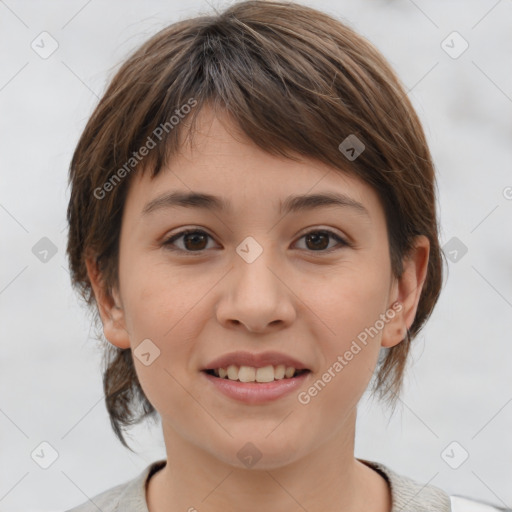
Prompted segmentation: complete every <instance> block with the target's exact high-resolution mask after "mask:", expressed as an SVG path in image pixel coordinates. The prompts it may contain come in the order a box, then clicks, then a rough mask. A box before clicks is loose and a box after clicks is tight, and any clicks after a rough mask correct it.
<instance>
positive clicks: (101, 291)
mask: <svg viewBox="0 0 512 512" xmlns="http://www.w3.org/2000/svg"><path fill="white" fill-rule="evenodd" d="M85 265H86V267H87V274H88V276H89V280H90V281H91V285H92V289H93V291H94V297H95V298H96V303H97V305H98V310H99V314H100V317H101V322H102V324H103V333H104V334H105V338H106V339H107V340H108V341H109V342H110V343H112V344H113V345H115V346H116V347H119V348H130V338H129V336H128V331H127V330H126V321H125V315H124V310H123V307H122V303H121V300H120V297H119V293H118V291H117V290H113V291H112V294H110V293H109V291H108V290H106V289H105V286H104V283H103V279H102V275H101V273H100V272H99V270H98V265H97V263H96V258H95V257H92V256H89V257H87V258H86V260H85Z"/></svg>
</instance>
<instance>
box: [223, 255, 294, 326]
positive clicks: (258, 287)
mask: <svg viewBox="0 0 512 512" xmlns="http://www.w3.org/2000/svg"><path fill="white" fill-rule="evenodd" d="M267 252H268V251H263V253H262V254H261V255H260V256H259V257H258V258H257V259H256V260H255V261H253V262H252V263H248V262H247V261H245V260H244V259H243V258H241V257H239V256H238V255H236V257H235V260H234V265H233V269H232V271H231V272H229V273H228V275H227V276H226V279H224V280H223V285H222V286H223V289H222V294H221V297H220V299H219V303H218V304H217V309H216V315H217V320H218V321H219V322H220V323H221V324H223V325H224V327H226V328H233V327H234V326H240V325H242V326H243V327H245V329H247V330H248V331H250V332H261V333H264V332H267V331H271V330H275V329H282V328H286V327H287V326H289V325H290V324H291V323H292V322H293V321H294V319H295V317H296V309H295V305H294V298H295V295H294V293H293V291H292V290H293V286H292V284H291V283H289V282H288V283H287V282H286V281H287V279H286V276H285V275H284V272H283V271H282V270H281V271H279V268H277V266H276V265H275V260H274V264H272V262H271V261H270V258H267V257H266V254H267ZM273 267H276V268H273ZM288 280H289V278H288Z"/></svg>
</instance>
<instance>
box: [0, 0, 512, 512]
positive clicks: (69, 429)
mask: <svg viewBox="0 0 512 512" xmlns="http://www.w3.org/2000/svg"><path fill="white" fill-rule="evenodd" d="M227 4H228V2H221V1H216V2H214V4H213V5H214V6H216V7H217V8H222V7H224V6H226V5H227ZM183 5H184V3H183V2H178V1H169V0H166V1H148V2H142V1H139V2H135V1H120V0H116V1H109V2H106V1H101V0H92V1H84V0H80V1H77V0H72V1H69V0H67V1H63V0H62V1H57V0H54V1H51V2H50V1H38V2H36V1H21V0H5V1H0V52H1V63H2V65H1V66H0V105H1V116H0V130H1V136H0V144H1V147H0V158H1V173H2V186H1V189H0V222H1V233H2V243H1V251H0V254H1V258H2V259H1V262H0V263H1V264H0V269H1V270H0V272H1V274H0V307H1V318H0V335H1V340H2V341H1V343H2V344H1V346H2V351H3V354H2V358H1V360H0V365H1V367H0V450H1V469H0V510H2V511H7V510H9V511H13V512H16V511H21V510H23V511H26V512H30V511H35V510H40V511H58V510H65V509H67V508H69V507H71V506H74V505H77V504H78V503H81V502H83V501H85V500H86V499H87V497H92V496H94V495H96V494H98V493H99V492H101V491H103V490H105V489H107V488H109V487H112V486H114V485H116V484H118V483H121V482H124V481H126V480H128V479H130V478H133V477H134V476H136V475H137V474H139V472H140V471H142V469H143V468H144V467H145V466H146V465H147V464H148V463H150V462H151V461H153V460H156V459H157V458H160V457H165V451H164V447H163V442H162V437H161V434H160V432H159V428H157V427H155V426H151V425H148V426H145V425H141V426H138V427H136V428H134V429H133V430H132V439H133V441H132V446H133V447H134V449H136V450H137V451H138V452H139V454H138V455H134V454H132V453H131V452H129V451H127V450H125V449H124V448H123V447H122V446H121V444H120V443H119V442H118V441H117V440H116V439H115V437H114V435H113V433H112V431H111V428H110V423H109V420H108V417H107V414H106V409H105V406H104V403H103V395H102V387H101V374H100V352H99V344H98V343H97V342H96V341H95V340H94V337H93V331H91V318H90V316H89V315H88V314H87V313H86V311H85V310H84V309H83V307H82V306H81V305H80V303H79V300H78V297H77V296H76V295H75V294H74V292H73V291H72V289H71V287H70V282H69V274H68V270H67V261H66V258H65V244H66V231H67V230H66V220H65V210H66V206H67V200H68V193H69V191H68V189H67V167H68V165H69V160H70V158H71V155H72V151H73V149H74V146H75V144H76V142H77V140H78V137H79V135H80V133H81V130H82V129H83V128H84V126H85V123H86V121H87V118H88V117H89V116H90V114H91V113H92V111H93V109H94V107H95V105H96V103H97V101H98V97H99V96H101V94H102V93H103V91H104V90H105V87H106V84H107V81H108V79H109V78H110V77H111V76H112V74H113V72H114V70H115V69H116V66H117V64H118V63H119V62H120V61H121V60H122V59H123V58H124V57H125V56H127V55H128V53H129V52H130V51H131V50H132V49H133V48H135V47H136V46H138V45H139V44H140V43H141V42H142V41H144V40H146V39H147V38H149V37H150V36H151V35H152V34H154V33H155V32H156V31H157V30H159V29H160V28H162V27H163V26H165V25H166V24H168V23H171V22H172V21H175V20H178V19H181V18H184V17H187V16H189V15H194V14H197V13H199V11H202V12H210V11H211V8H210V7H209V5H208V4H207V3H206V2H205V1H202V0H196V1H191V2H188V5H187V7H186V8H183ZM309 5H311V6H313V7H317V8H319V9H321V10H325V11H327V12H329V13H331V14H333V15H335V16H337V17H340V18H342V19H344V20H345V22H347V23H348V24H349V25H350V26H352V27H353V28H355V29H356V30H357V31H359V32H360V33H361V34H363V35H364V36H366V37H367V38H368V39H369V40H370V41H372V42H373V43H375V45H376V46H377V47H378V48H379V49H380V50H381V51H382V53H383V54H384V55H385V56H386V57H387V58H388V59H389V61H390V62H391V64H392V65H393V66H394V67H395V69H396V70H397V72H398V74H399V76H400V78H401V79H402V81H403V82H404V84H405V86H406V87H407V89H408V90H409V97H410V98H411V100H412V102H413V104H414V106H415V108H416V109H417V111H418V114H419V115H420V118H421V120H422V122H423V125H424V128H425V131H426V134H427V137H428V140H429V143H430V146H431V149H432V153H433V156H434V160H435V163H436V167H437V171H438V180H439V208H440V216H441V237H442V243H443V245H444V244H446V243H447V242H448V241H449V240H451V239H452V238H453V237H456V238H457V239H458V242H457V241H456V242H453V241H452V242H451V244H453V243H459V245H460V244H464V246H465V247H467V253H466V254H465V255H464V256H462V257H461V256H460V255H461V252H460V251H459V253H458V254H459V259H458V261H456V262H451V263H450V265H449V274H448V276H447V278H446V280H445V281H446V282H445V285H444V290H443V292H442V295H441V298H440V301H439V303H438V306H437V307H436V309H435V311H434V314H433V316H432V318H431V320H430V322H429V323H428V325H427V326H426V328H425V329H424V331H423V332H422V334H421V335H420V336H419V337H418V338H417V340H416V342H415V344H414V350H413V353H412V358H411V363H410V366H409V370H408V373H407V377H406V381H405V389H404V393H403V395H402V398H401V402H400V405H399V408H398V410H397V411H396V413H395V415H394V416H393V417H392V419H391V420H390V421H389V420H388V416H387V415H386V411H385V410H384V409H383V408H382V407H381V406H380V405H378V404H377V403H376V402H372V401H369V400H367V399H366V398H365V399H363V401H362V403H361V405H360V409H359V411H360V412H359V419H358V434H357V438H356V456H358V457H361V458H367V459H371V460H376V461H380V462H383V463H385V464H387V465H389V466H390V467H391V468H392V469H394V470H395V471H397V472H399V473H402V474H404V475H407V476H409V477H411V478H414V479H416V480H419V481H421V482H423V483H427V482H428V483H431V484H433V485H437V486H438V487H441V488H443V489H444V490H445V491H447V492H448V493H457V494H465V495H468V496H473V497H475V498H480V499H483V500H489V501H492V502H494V503H496V504H497V505H500V506H505V504H506V505H508V507H512V487H511V486H510V482H511V481H512V469H511V462H512V442H511V432H512V377H511V375H512V372H511V361H512V338H511V336H510V332H511V328H512V258H511V255H512V229H511V221H512V166H511V163H512V150H511V144H510V141H511V135H512V116H511V113H512V77H511V71H510V69H511V68H510V61H511V59H510V56H511V54H512V35H511V34H512V31H511V29H510V27H511V26H512V24H511V22H512V2H511V1H510V0H502V1H496V0H489V1H487V0H486V1H483V0H481V1H420V0H417V1H415V2H413V1H410V0H397V1H389V2H385V1H380V2H379V1H370V0H364V1H361V0H360V1H356V0H353V1H334V0H330V1H328V0H319V1H310V2H309ZM43 31H47V32H48V33H49V34H51V36H52V37H53V38H54V39H55V40H56V41H57V43H58V48H57V50H56V51H55V52H54V53H53V54H52V55H51V56H49V57H48V58H46V59H43V58H41V57H40V55H39V54H38V53H36V52H35V51H34V50H33V49H32V47H31V43H32V41H34V40H35V42H36V43H37V42H38V41H40V38H41V37H42V36H39V34H40V33H41V32H43ZM453 31H457V32H459V33H460V34H461V35H462V37H463V38H464V39H465V40H466V41H467V42H468V43H469V48H468V49H467V50H466V51H465V52H464V53H462V54H461V55H460V56H458V58H452V57H451V56H450V55H448V54H447V53H446V52H445V51H444V49H443V47H442V46H441V43H442V41H443V40H445V39H446V37H447V36H448V35H449V34H450V33H452V32H453ZM449 41H450V40H449V39H448V42H449ZM39 44H41V43H39ZM449 44H452V43H449ZM453 46H454V49H453V50H452V51H457V50H458V49H460V48H461V46H460V41H459V42H457V41H455V42H454V43H453ZM45 48H47V49H48V48H49V42H48V40H47V42H46V43H45ZM507 187H508V188H507ZM43 237H47V238H48V239H49V240H51V242H52V243H53V244H54V245H55V248H56V250H57V252H56V254H55V255H54V256H53V257H50V256H51V253H49V255H48V257H47V261H46V262H43V261H40V259H38V258H37V257H36V255H35V254H34V253H33V252H32V248H33V247H34V246H35V245H36V244H37V243H38V242H39V241H40V239H41V238H43ZM42 243H44V242H42ZM36 247H38V246H36ZM451 250H452V248H450V251H451ZM43 441H46V442H48V443H49V444H50V445H51V446H52V447H53V448H54V449H55V450H56V451H57V453H58V458H57V460H56V461H55V462H54V463H53V464H52V465H51V466H50V467H49V468H47V469H42V468H41V467H40V466H39V465H38V464H36V462H34V460H33V459H32V458H31V453H32V452H33V451H34V450H36V449H37V450H39V452H38V453H41V452H40V450H41V448H40V447H39V445H40V443H41V442H43ZM453 441H456V442H457V443H459V445H456V446H455V448H454V449H453V451H451V450H450V449H449V450H448V455H449V457H447V456H446V455H445V456H444V458H443V456H442V455H441V454H442V453H445V454H446V452H445V448H446V447H447V446H448V445H449V444H450V443H452V442H453ZM38 447H39V448H38ZM37 450H36V452H37ZM462 450H465V451H467V452H468V454H469V458H468V459H467V460H466V461H465V462H464V463H463V464H462V465H461V466H460V467H459V468H458V469H453V468H452V467H450V466H449V465H448V464H447V462H446V461H445V460H449V461H450V462H451V464H452V465H455V462H457V461H458V460H459V458H460V457H461V455H462V454H463V453H464V452H463V451H462ZM49 453H50V452H49V450H48V449H46V451H45V457H48V454H49ZM450 456H451V457H450ZM454 461H455V462H454Z"/></svg>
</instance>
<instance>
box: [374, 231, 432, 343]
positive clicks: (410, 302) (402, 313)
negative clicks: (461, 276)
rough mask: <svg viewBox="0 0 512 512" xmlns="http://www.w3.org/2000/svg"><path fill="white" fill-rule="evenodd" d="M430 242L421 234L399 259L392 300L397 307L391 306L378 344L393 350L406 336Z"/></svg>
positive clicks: (426, 268) (426, 261) (420, 287)
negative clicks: (388, 319) (398, 275)
mask: <svg viewBox="0 0 512 512" xmlns="http://www.w3.org/2000/svg"><path fill="white" fill-rule="evenodd" d="M429 251H430V242H429V240H428V238H427V237H426V236H424V235H419V236H417V237H416V242H415V245H414V248H413V249H412V250H411V252H410V253H409V254H408V255H407V256H406V257H405V258H404V260H403V273H402V276H401V277H400V278H399V279H396V280H395V282H394V286H393V291H392V297H393V298H394V301H397V303H398V304H400V307H395V304H393V309H394V310H395V315H394V316H393V318H392V319H391V320H390V321H389V322H388V324H387V325H386V327H385V329H384V332H383V335H382V340H381V345H382V346H383V347H387V348H390V347H394V346H395V345H398V344H399V343H400V342H401V341H402V340H404V339H405V337H406V336H407V331H408V330H409V329H410V327H411V325H412V324H413V322H414V318H415V316H416V311H417V309H418V304H419V300H420V297H421V291H422V289H423V284H424V282H425V278H426V275H427V270H428V260H429Z"/></svg>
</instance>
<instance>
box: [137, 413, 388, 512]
mask: <svg viewBox="0 0 512 512" xmlns="http://www.w3.org/2000/svg"><path fill="white" fill-rule="evenodd" d="M354 426H355V418H354V422H353V424H352V428H351V429H350V430H349V432H347V431H345V430H344V431H342V432H341V431H340V432H339V433H337V434H336V435H334V436H333V437H332V438H331V439H330V440H328V441H327V442H324V443H323V444H322V445H320V446H318V448H317V449H316V450H315V451H313V452H310V453H308V454H307V455H306V456H304V457H302V458H300V459H296V460H293V461H291V462H289V463H287V464H279V465H277V466H276V467H263V468H260V469H256V468H257V467H258V466H260V464H259V463H257V464H255V466H254V467H253V468H251V469H246V468H243V469H241V468H239V467H234V466H233V465H231V464H229V463H227V462H223V461H221V460H219V459H218V458H217V457H213V456H212V455H211V454H209V453H207V452H205V451H204V450H202V449H200V448H198V447H197V446H195V445H192V444H190V443H188V442H187V441H186V439H184V438H183V437H181V436H179V435H178V434H177V433H176V432H175V431H172V430H171V429H166V428H165V427H164V438H165V444H166V451H167V464H166V466H165V467H164V468H162V469H161V470H160V471H158V472H157V473H155V475H153V477H152V478H151V479H150V480H149V483H148V487H147V491H146V496H147V502H148V509H149V512H164V511H165V512H174V511H178V510H180V511H190V512H195V511H201V512H219V511H224V510H244V512H257V511H258V512H259V511H261V510H262V509H263V510H265V509H266V510H269V511H272V512H285V511H286V512H288V511H289V510H290V509H295V510H301V509H302V510H307V511H308V512H320V511H322V512H323V511H325V510H333V511H340V512H341V511H343V512H356V511H357V512H359V511H361V510H367V511H371V512H389V511H390V510H391V495H390V490H389V487H388V484H387V483H386V481H385V479H384V478H383V477H382V476H381V475H379V474H378V473H377V472H376V471H374V470H373V469H371V468H369V467H368V466H367V465H365V464H363V463H361V462H359V461H358V460H357V459H355V458H354V455H353V453H354ZM261 462H263V457H262V459H261ZM267 464H268V463H267Z"/></svg>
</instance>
